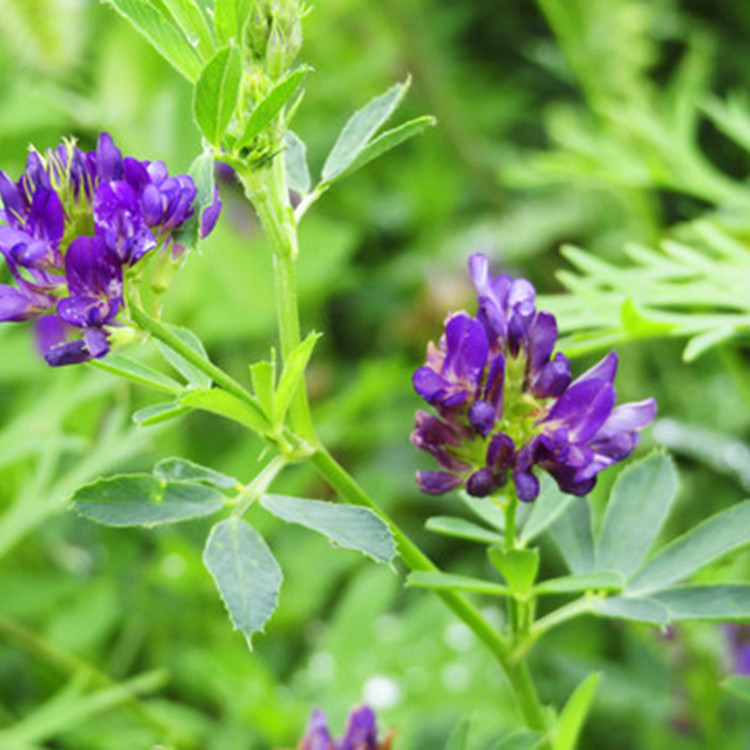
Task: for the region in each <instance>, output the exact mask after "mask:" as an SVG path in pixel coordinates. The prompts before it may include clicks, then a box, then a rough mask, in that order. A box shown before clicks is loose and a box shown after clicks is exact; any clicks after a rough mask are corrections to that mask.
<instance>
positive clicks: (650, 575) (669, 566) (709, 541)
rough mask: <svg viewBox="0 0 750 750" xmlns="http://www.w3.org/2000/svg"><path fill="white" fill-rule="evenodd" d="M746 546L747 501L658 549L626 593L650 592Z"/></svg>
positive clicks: (748, 527)
mask: <svg viewBox="0 0 750 750" xmlns="http://www.w3.org/2000/svg"><path fill="white" fill-rule="evenodd" d="M748 543H750V500H746V501H745V502H744V503H740V504H739V505H735V506H732V507H731V508H728V509H727V510H725V511H722V512H721V513H717V514H716V515H715V516H712V517H711V518H709V519H707V520H706V521H703V523H701V524H700V525H699V526H696V527H695V528H694V529H692V530H691V531H689V532H688V533H687V534H684V535H683V536H681V537H680V538H679V539H675V540H674V541H673V542H671V543H670V544H668V545H667V546H666V547H664V548H663V549H661V550H660V551H659V553H658V554H657V555H656V557H654V558H653V560H651V561H650V562H649V563H648V564H647V565H646V567H644V568H643V569H642V570H641V571H640V572H639V573H638V574H637V575H636V576H635V578H634V579H633V581H632V582H631V583H630V585H629V586H628V590H629V591H634V592H635V591H637V592H643V591H653V590H656V589H662V588H664V587H665V586H669V585H670V584H672V583H677V582H678V581H681V580H684V579H685V578H687V577H688V576H690V575H691V574H692V573H694V572H695V571H696V570H700V569H701V568H703V567H705V566H706V565H708V564H709V563H711V562H713V561H714V560H717V559H719V558H721V557H723V556H724V555H726V554H729V553H730V552H732V551H733V550H736V549H738V548H739V547H742V546H744V545H746V544H748Z"/></svg>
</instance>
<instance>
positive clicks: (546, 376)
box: [529, 352, 571, 398]
mask: <svg viewBox="0 0 750 750" xmlns="http://www.w3.org/2000/svg"><path fill="white" fill-rule="evenodd" d="M570 381H571V376H570V362H569V361H568V358H567V357H566V356H565V355H564V354H563V353H562V352H558V353H557V354H555V357H554V359H553V360H551V361H550V362H547V364H545V365H544V366H543V367H542V368H541V369H539V370H537V371H536V373H535V374H534V375H533V376H532V378H531V382H530V383H529V390H530V391H531V393H532V394H533V395H534V396H536V397H537V398H554V397H557V396H560V395H561V394H562V393H563V392H564V391H565V389H566V388H567V387H568V386H569V385H570Z"/></svg>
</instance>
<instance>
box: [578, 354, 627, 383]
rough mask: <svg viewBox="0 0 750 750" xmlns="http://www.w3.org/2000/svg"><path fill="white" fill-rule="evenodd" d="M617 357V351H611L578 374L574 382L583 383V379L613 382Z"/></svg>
mask: <svg viewBox="0 0 750 750" xmlns="http://www.w3.org/2000/svg"><path fill="white" fill-rule="evenodd" d="M617 364H618V357H617V352H614V351H611V352H610V353H609V354H607V356H606V357H604V358H603V359H601V360H600V361H599V362H597V363H596V364H595V365H594V366H593V367H592V368H591V369H589V370H586V372H584V373H583V375H579V376H578V377H577V378H576V380H575V382H576V383H583V382H584V381H585V380H606V381H607V382H608V383H614V381H615V375H616V374H617Z"/></svg>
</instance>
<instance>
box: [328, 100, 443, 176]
mask: <svg viewBox="0 0 750 750" xmlns="http://www.w3.org/2000/svg"><path fill="white" fill-rule="evenodd" d="M436 124H437V120H436V119H435V118H434V117H431V116H430V115H425V116H424V117H418V118H416V119H415V120H409V122H405V123H404V124H403V125H399V126H398V127H396V128H393V129H392V130H386V131H385V133H382V134H381V135H379V136H378V137H377V138H375V139H373V140H372V141H370V142H369V143H368V144H367V145H366V146H365V147H364V148H363V149H362V150H361V151H360V152H359V154H358V155H357V156H356V157H355V158H354V160H353V161H352V162H351V163H350V164H349V166H347V167H346V168H345V169H343V170H342V171H341V172H339V173H337V174H336V175H334V176H333V177H330V178H329V179H328V180H326V183H328V184H330V183H331V182H333V181H334V180H337V179H340V178H342V177H346V176H348V175H350V174H352V172H356V171H357V170H358V169H360V168H362V167H364V166H365V164H369V163H370V162H371V161H373V160H375V159H377V158H378V157H380V156H382V155H383V154H385V153H387V152H388V151H390V150H391V149H393V148H396V146H399V145H401V144H402V143H403V142H404V141H407V140H409V139H410V138H413V137H414V136H415V135H419V134H420V133H423V132H424V131H425V130H427V128H430V127H432V126H433V125H436Z"/></svg>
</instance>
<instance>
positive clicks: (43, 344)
mask: <svg viewBox="0 0 750 750" xmlns="http://www.w3.org/2000/svg"><path fill="white" fill-rule="evenodd" d="M71 330H72V329H71V328H70V326H68V324H67V323H66V322H65V321H64V320H63V319H62V318H59V317H58V316H57V315H45V316H43V317H41V318H38V319H37V321H36V325H35V326H34V333H35V338H36V346H37V349H38V350H39V352H40V353H41V354H45V353H46V352H47V351H48V350H49V349H52V348H53V347H55V346H57V345H58V344H62V343H63V342H64V341H65V340H66V339H67V338H68V333H69V331H71Z"/></svg>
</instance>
